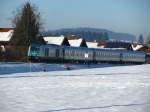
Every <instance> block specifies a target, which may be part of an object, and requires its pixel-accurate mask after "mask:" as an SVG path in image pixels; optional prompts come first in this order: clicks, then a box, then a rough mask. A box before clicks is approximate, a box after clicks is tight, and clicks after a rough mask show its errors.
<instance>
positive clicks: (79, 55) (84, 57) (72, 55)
mask: <svg viewBox="0 0 150 112" xmlns="http://www.w3.org/2000/svg"><path fill="white" fill-rule="evenodd" d="M63 49H64V60H65V61H70V62H91V61H93V50H92V49H88V48H83V47H64V48H63Z"/></svg>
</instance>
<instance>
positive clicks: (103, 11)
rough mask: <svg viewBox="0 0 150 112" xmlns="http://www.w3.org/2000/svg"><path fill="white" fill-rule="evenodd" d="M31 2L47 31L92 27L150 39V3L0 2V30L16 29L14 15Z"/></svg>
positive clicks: (112, 0)
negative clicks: (12, 22)
mask: <svg viewBox="0 0 150 112" xmlns="http://www.w3.org/2000/svg"><path fill="white" fill-rule="evenodd" d="M27 1H30V2H31V3H32V4H34V5H36V7H38V11H39V12H40V14H41V18H42V19H41V22H42V23H43V28H44V30H55V29H60V28H77V27H91V28H102V29H108V30H111V31H115V32H123V33H130V34H133V35H135V36H137V37H138V36H139V35H140V34H143V36H144V37H147V36H148V35H150V0H0V7H1V10H0V27H12V24H11V20H12V18H13V17H14V12H15V11H16V10H17V9H19V8H21V6H22V5H23V4H24V3H25V2H27Z"/></svg>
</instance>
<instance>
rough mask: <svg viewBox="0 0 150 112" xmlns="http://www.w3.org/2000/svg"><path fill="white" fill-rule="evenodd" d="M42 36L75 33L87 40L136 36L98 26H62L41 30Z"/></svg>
mask: <svg viewBox="0 0 150 112" xmlns="http://www.w3.org/2000/svg"><path fill="white" fill-rule="evenodd" d="M43 35H44V36H48V35H52V36H59V35H64V36H68V35H76V36H78V37H82V38H84V39H86V40H87V41H94V40H108V39H114V40H125V41H135V40H136V37H135V36H134V35H132V34H128V33H118V32H113V31H109V30H106V29H98V28H87V27H86V28H64V29H59V30H53V31H52V30H51V31H46V32H43Z"/></svg>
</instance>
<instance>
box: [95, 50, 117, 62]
mask: <svg viewBox="0 0 150 112" xmlns="http://www.w3.org/2000/svg"><path fill="white" fill-rule="evenodd" d="M95 61H96V62H101V61H104V62H119V61H120V51H119V50H112V49H95Z"/></svg>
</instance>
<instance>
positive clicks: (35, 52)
mask: <svg viewBox="0 0 150 112" xmlns="http://www.w3.org/2000/svg"><path fill="white" fill-rule="evenodd" d="M28 56H29V58H30V60H31V61H43V62H53V61H62V58H63V50H62V48H61V46H58V45H52V44H49V45H38V44H33V45H31V46H30V47H29V51H28Z"/></svg>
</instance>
